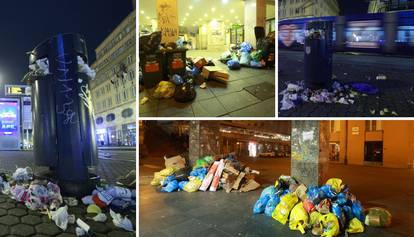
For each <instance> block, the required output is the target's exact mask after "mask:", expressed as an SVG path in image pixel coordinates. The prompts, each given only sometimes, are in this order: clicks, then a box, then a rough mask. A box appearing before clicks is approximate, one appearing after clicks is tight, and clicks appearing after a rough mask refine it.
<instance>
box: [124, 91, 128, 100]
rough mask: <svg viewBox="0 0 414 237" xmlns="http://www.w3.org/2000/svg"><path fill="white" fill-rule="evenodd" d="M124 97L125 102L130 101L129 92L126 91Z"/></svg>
mask: <svg viewBox="0 0 414 237" xmlns="http://www.w3.org/2000/svg"><path fill="white" fill-rule="evenodd" d="M123 95H124V101H126V100H128V92H127V91H126V90H124V92H123Z"/></svg>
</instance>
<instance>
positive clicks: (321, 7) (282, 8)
mask: <svg viewBox="0 0 414 237" xmlns="http://www.w3.org/2000/svg"><path fill="white" fill-rule="evenodd" d="M278 9H279V10H278V11H279V19H281V20H283V19H290V18H304V17H319V16H337V15H339V5H338V2H337V1H336V0H279V8H278Z"/></svg>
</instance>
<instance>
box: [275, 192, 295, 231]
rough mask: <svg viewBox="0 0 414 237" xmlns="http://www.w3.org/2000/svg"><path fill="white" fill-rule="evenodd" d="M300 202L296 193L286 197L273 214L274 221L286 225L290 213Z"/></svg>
mask: <svg viewBox="0 0 414 237" xmlns="http://www.w3.org/2000/svg"><path fill="white" fill-rule="evenodd" d="M298 201H299V200H298V197H296V195H295V194H294V193H288V194H286V195H284V196H283V197H282V198H281V199H280V202H279V204H278V205H277V206H276V208H275V210H274V211H273V213H272V217H273V219H275V220H277V221H279V222H280V223H281V224H283V225H284V224H286V222H287V220H288V217H289V213H290V211H291V210H292V208H293V207H294V206H295V204H296V203H298Z"/></svg>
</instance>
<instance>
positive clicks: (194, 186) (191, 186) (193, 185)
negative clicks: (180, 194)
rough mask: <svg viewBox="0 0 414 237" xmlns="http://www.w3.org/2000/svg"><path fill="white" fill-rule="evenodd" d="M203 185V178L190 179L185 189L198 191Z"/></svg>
mask: <svg viewBox="0 0 414 237" xmlns="http://www.w3.org/2000/svg"><path fill="white" fill-rule="evenodd" d="M200 186H201V180H200V179H193V180H190V181H189V182H188V183H187V184H186V185H185V186H184V191H186V192H189V193H192V192H196V191H197V190H198V189H199V188H200Z"/></svg>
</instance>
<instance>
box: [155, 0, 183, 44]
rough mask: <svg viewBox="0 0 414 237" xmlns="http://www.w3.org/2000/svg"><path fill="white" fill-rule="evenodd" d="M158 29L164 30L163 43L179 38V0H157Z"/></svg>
mask: <svg viewBox="0 0 414 237" xmlns="http://www.w3.org/2000/svg"><path fill="white" fill-rule="evenodd" d="M157 19H158V30H159V31H161V32H162V39H161V43H169V42H176V41H177V39H178V10H177V0H157Z"/></svg>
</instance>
